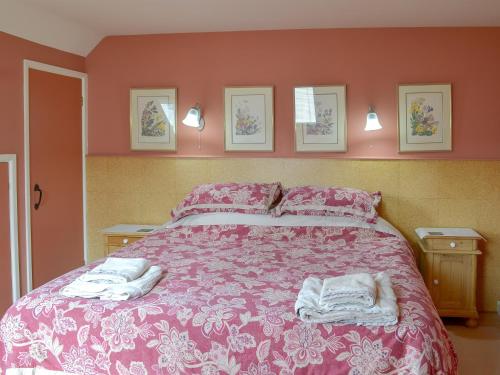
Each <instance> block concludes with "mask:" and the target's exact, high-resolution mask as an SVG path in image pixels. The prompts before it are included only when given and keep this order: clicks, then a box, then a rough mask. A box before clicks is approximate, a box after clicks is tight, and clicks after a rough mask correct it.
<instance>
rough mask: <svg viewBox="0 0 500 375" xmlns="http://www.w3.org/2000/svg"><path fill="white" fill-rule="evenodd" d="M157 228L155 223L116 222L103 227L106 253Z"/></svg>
mask: <svg viewBox="0 0 500 375" xmlns="http://www.w3.org/2000/svg"><path fill="white" fill-rule="evenodd" d="M157 228H158V227H157V226H155V225H134V224H118V225H115V226H112V227H109V228H105V229H103V230H102V233H103V234H104V239H105V245H106V251H107V253H106V255H109V254H111V253H112V252H114V251H116V250H119V249H121V248H122V247H124V246H127V245H130V244H131V243H134V242H135V241H138V240H140V239H141V238H144V237H145V236H147V235H148V234H150V233H151V232H153V231H154V230H155V229H157Z"/></svg>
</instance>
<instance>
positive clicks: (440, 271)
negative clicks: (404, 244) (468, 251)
mask: <svg viewBox="0 0 500 375" xmlns="http://www.w3.org/2000/svg"><path fill="white" fill-rule="evenodd" d="M471 260H472V256H471V255H460V254H434V265H433V282H434V285H435V291H434V294H433V297H434V303H435V304H436V306H437V308H438V309H447V310H463V309H466V308H468V307H469V305H470V303H469V301H468V291H469V289H470V287H471V282H470V270H471V266H472V265H471Z"/></svg>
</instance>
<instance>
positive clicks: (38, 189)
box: [34, 184, 43, 210]
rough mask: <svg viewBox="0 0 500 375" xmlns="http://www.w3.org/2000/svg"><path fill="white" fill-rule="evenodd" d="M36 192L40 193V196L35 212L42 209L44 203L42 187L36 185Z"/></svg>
mask: <svg viewBox="0 0 500 375" xmlns="http://www.w3.org/2000/svg"><path fill="white" fill-rule="evenodd" d="M34 191H35V193H40V195H39V196H38V201H37V202H36V203H35V206H34V207H35V210H38V209H39V208H40V204H41V203H42V196H43V192H42V189H40V185H38V184H35V188H34Z"/></svg>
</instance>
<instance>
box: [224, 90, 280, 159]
mask: <svg viewBox="0 0 500 375" xmlns="http://www.w3.org/2000/svg"><path fill="white" fill-rule="evenodd" d="M224 151H251V152H252V151H262V152H265V151H268V152H272V151H274V88H273V87H272V86H260V87H225V88H224Z"/></svg>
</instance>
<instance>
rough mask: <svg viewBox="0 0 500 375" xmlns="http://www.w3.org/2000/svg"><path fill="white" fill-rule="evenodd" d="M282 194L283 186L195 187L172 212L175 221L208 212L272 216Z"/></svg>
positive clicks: (277, 184)
mask: <svg viewBox="0 0 500 375" xmlns="http://www.w3.org/2000/svg"><path fill="white" fill-rule="evenodd" d="M281 195H282V187H281V183H279V182H274V183H271V184H259V183H222V184H204V185H199V186H196V187H195V188H194V189H193V191H191V192H190V193H189V194H188V195H187V196H186V197H185V198H184V200H183V201H182V202H181V203H180V204H179V205H178V206H177V207H176V208H175V209H173V210H172V220H173V221H176V220H179V219H180V218H183V217H185V216H189V215H196V214H204V213H209V212H238V213H243V214H264V215H265V214H269V213H270V208H271V207H272V205H273V204H274V203H276V201H277V200H278V199H279V198H280V197H281Z"/></svg>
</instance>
